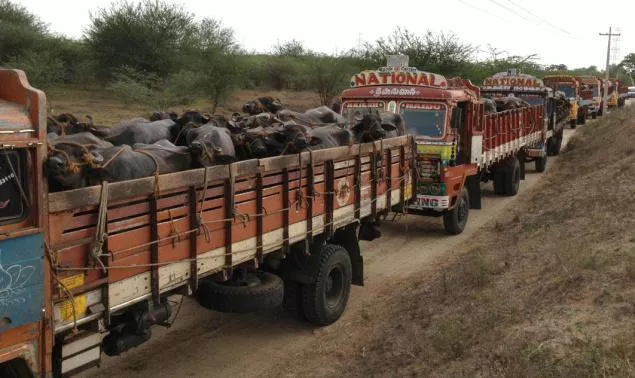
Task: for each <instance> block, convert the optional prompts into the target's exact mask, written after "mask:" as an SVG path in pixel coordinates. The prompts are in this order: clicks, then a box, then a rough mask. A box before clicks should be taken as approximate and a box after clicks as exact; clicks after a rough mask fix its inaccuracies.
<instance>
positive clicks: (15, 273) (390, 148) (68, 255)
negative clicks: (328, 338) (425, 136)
mask: <svg viewBox="0 0 635 378" xmlns="http://www.w3.org/2000/svg"><path fill="white" fill-rule="evenodd" d="M46 119H47V113H46V96H45V94H44V93H43V92H42V91H40V90H37V89H35V88H33V87H31V86H30V85H29V83H28V81H27V78H26V75H25V74H24V72H23V71H20V70H9V69H0V188H1V190H0V376H1V377H13V376H18V377H27V376H41V377H59V376H69V375H73V374H75V373H78V372H81V371H82V370H84V369H87V368H89V367H92V366H95V365H99V363H100V360H101V358H102V355H103V354H106V355H110V356H112V355H119V354H121V353H124V352H125V351H127V350H129V349H131V348H133V347H136V346H138V345H140V344H142V343H144V342H145V341H147V340H148V339H150V337H151V335H152V333H151V330H152V328H153V327H156V326H165V327H168V326H170V324H171V323H172V322H173V320H174V317H175V316H176V314H177V313H178V310H179V308H180V305H179V304H178V303H179V301H178V300H177V299H178V298H183V296H189V295H192V296H194V297H195V298H196V300H197V302H198V303H199V304H201V306H203V307H205V308H208V309H211V310H216V311H224V312H230V313H236V312H253V311H259V310H262V309H267V308H272V307H278V306H280V305H281V304H283V305H284V306H285V308H287V309H288V310H289V311H292V312H293V311H294V312H296V313H298V314H299V316H300V317H302V318H303V319H305V320H307V321H309V322H311V323H313V324H316V325H321V326H323V325H327V324H331V323H333V322H335V321H336V320H337V319H338V318H339V317H340V316H341V315H342V313H343V312H344V310H345V308H346V304H347V302H348V298H349V294H350V291H351V285H352V284H353V285H363V280H364V275H363V257H362V254H361V251H360V248H359V243H358V240H360V239H361V240H372V239H374V238H376V237H378V236H379V232H378V229H377V228H376V222H377V218H379V217H380V216H382V215H383V214H386V213H387V212H389V211H391V210H394V209H399V208H404V207H405V205H406V203H407V202H408V201H409V200H410V198H411V197H412V196H413V193H414V185H415V184H414V182H415V180H414V177H413V174H412V172H413V171H414V153H415V144H414V139H413V138H412V137H410V136H398V137H395V138H389V139H384V140H381V141H376V142H374V143H363V144H355V145H352V146H344V147H334V148H328V149H324V150H319V151H317V150H316V151H307V152H303V153H299V154H294V155H284V156H279V157H272V158H265V159H251V160H246V161H240V162H236V163H232V164H228V165H219V166H212V167H207V168H198V169H191V170H186V171H181V172H176V173H169V174H161V175H156V176H154V177H147V178H141V179H136V180H129V181H122V182H113V183H108V182H107V181H104V182H102V183H101V184H100V185H97V186H91V187H86V188H80V189H75V190H66V191H60V192H54V193H53V192H49V191H48V184H47V180H46V177H45V172H44V169H43V166H44V161H45V159H46V157H47V148H48V144H47V138H46Z"/></svg>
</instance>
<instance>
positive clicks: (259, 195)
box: [256, 173, 264, 264]
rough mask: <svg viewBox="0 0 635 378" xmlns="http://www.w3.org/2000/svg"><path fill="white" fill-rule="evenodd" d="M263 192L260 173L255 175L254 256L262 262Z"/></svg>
mask: <svg viewBox="0 0 635 378" xmlns="http://www.w3.org/2000/svg"><path fill="white" fill-rule="evenodd" d="M263 200H264V193H263V188H262V173H258V175H257V176H256V258H257V259H258V263H259V264H262V263H263V259H264V253H263V245H262V243H263V241H262V234H263V233H264V231H263V230H264V224H263V223H264V207H263Z"/></svg>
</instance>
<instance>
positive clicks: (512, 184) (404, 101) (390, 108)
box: [341, 56, 547, 235]
mask: <svg viewBox="0 0 635 378" xmlns="http://www.w3.org/2000/svg"><path fill="white" fill-rule="evenodd" d="M388 60H389V62H388V65H387V66H386V67H380V68H378V69H373V70H365V71H362V72H359V73H357V74H355V75H353V76H352V77H351V80H350V81H351V82H350V86H351V88H348V89H346V90H344V91H343V92H342V96H341V97H342V108H341V114H342V116H344V117H353V116H354V115H355V114H357V113H358V112H362V113H365V114H368V113H372V112H376V113H380V114H381V112H387V113H395V114H399V115H401V117H402V118H403V120H404V123H405V126H404V127H405V130H406V132H407V134H408V135H413V136H414V140H415V143H416V165H415V172H416V173H415V176H416V180H415V182H416V192H415V195H414V196H413V198H412V200H411V201H409V202H408V204H407V209H406V210H407V211H408V213H412V214H419V215H423V216H435V217H442V218H443V224H444V228H445V231H446V232H447V233H449V234H452V235H456V234H460V233H461V232H463V230H464V229H465V227H466V225H467V221H468V217H469V210H470V208H472V209H480V208H481V203H482V201H481V198H482V193H481V185H480V184H481V182H487V181H489V180H491V181H493V183H494V191H495V193H496V194H500V195H506V196H513V195H516V193H518V190H519V188H520V181H521V179H523V178H524V175H525V168H524V166H525V164H524V162H525V159H526V157H527V156H528V155H529V154H530V153H531V151H540V152H539V153H540V154H542V153H543V150H542V148H541V143H542V141H543V140H544V139H545V135H546V134H547V127H546V123H545V122H544V119H543V118H544V114H545V110H544V105H541V104H539V105H533V106H530V107H526V108H520V109H512V110H507V111H503V112H494V113H489V114H487V113H486V112H485V100H484V99H483V98H482V97H481V91H480V89H479V88H478V87H477V86H475V85H473V84H472V83H471V82H470V81H469V80H465V79H462V78H452V79H446V78H445V77H444V76H442V75H440V74H436V73H430V72H425V71H420V70H418V69H417V68H415V67H409V66H408V60H409V59H408V57H407V56H389V59H388Z"/></svg>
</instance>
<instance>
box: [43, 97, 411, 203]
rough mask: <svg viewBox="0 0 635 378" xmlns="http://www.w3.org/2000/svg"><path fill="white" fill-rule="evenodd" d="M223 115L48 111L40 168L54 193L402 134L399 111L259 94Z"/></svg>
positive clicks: (402, 125)
mask: <svg viewBox="0 0 635 378" xmlns="http://www.w3.org/2000/svg"><path fill="white" fill-rule="evenodd" d="M242 110H243V112H244V113H246V114H245V115H241V114H239V113H234V114H233V115H232V117H231V118H227V117H224V116H221V115H209V114H206V113H202V112H199V111H186V112H184V113H183V114H181V115H178V114H176V113H174V112H170V113H168V112H155V113H153V114H152V116H151V117H150V118H134V119H130V120H126V121H122V122H121V123H120V124H119V125H118V126H116V127H108V126H98V125H95V124H94V122H93V119H92V118H91V117H90V116H86V118H87V120H86V121H85V122H84V121H80V120H79V119H78V118H76V117H75V116H73V115H72V114H68V113H64V114H60V115H58V116H51V117H49V118H48V122H47V132H48V135H47V139H48V158H47V161H46V166H45V171H46V173H47V177H48V181H49V189H50V191H62V190H70V189H77V188H81V187H86V186H91V185H98V184H99V183H101V182H102V181H108V182H117V181H124V180H131V179H138V178H143V177H150V176H154V175H157V174H164V173H171V172H178V171H183V170H187V169H192V168H201V167H209V166H213V165H219V164H229V163H232V162H235V161H239V160H246V159H257V158H265V157H271V156H279V155H284V154H296V153H299V152H302V151H306V150H318V149H324V148H330V147H338V146H350V145H353V144H355V143H366V142H371V141H375V140H379V139H384V138H391V137H395V136H399V135H404V134H405V132H404V131H405V128H404V122H403V119H402V117H401V116H399V115H398V114H393V113H368V114H362V113H357V114H355V115H353V116H352V117H351V119H350V122H349V120H347V119H345V118H344V117H342V116H341V115H340V114H338V113H337V112H335V111H334V110H333V109H332V108H329V107H327V106H321V107H318V108H314V109H310V110H308V111H306V112H304V113H299V112H294V111H292V110H289V109H285V108H284V107H283V106H282V104H281V103H280V101H279V100H275V99H273V98H271V97H261V98H258V99H257V100H254V101H250V102H248V103H246V104H245V105H244V106H243V108H242Z"/></svg>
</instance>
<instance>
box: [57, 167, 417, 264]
mask: <svg viewBox="0 0 635 378" xmlns="http://www.w3.org/2000/svg"><path fill="white" fill-rule="evenodd" d="M405 177H406V176H405V175H404V176H402V177H401V178H400V181H403V180H405ZM377 200H378V198H373V199H371V200H370V203H371V204H372V203H373V202H376V201H377ZM296 202H297V201H296ZM293 206H294V205H293V204H291V206H289V207H288V208H285V209H281V210H279V211H278V212H282V211H287V210H291V208H292V207H293ZM271 214H273V213H271ZM258 216H260V214H259V215H258ZM230 220H235V219H233V218H230V219H219V220H216V221H210V222H206V223H220V222H227V221H230ZM335 224H336V221H335V219H334V220H333V221H331V222H327V223H324V227H326V226H330V225H335ZM198 231H199V229H191V230H188V231H184V232H182V233H181V235H189V234H192V233H196V232H198ZM307 235H308V232H305V233H304V236H307ZM299 236H300V235H296V236H295V237H294V238H297V237H299ZM168 240H170V241H171V240H173V236H168V237H166V238H160V239H158V240H155V241H152V242H148V243H144V244H141V245H137V246H134V247H130V248H126V249H122V250H119V251H117V253H125V252H128V251H132V250H136V249H141V248H145V247H149V246H151V245H153V244H158V243H161V242H164V241H168ZM206 240H207V242H208V243H209V240H208V239H207V238H206ZM290 240H291V237H289V238H283V239H282V240H280V241H276V242H272V243H269V244H261V245H260V246H259V247H262V248H263V249H265V248H269V247H274V246H277V245H280V243H281V242H285V241H290ZM74 247H75V246H68V247H65V248H62V249H59V250H57V252H61V251H64V250H67V249H71V248H74ZM253 250H254V249H253V248H246V249H243V250H233V251H232V253H226V254H220V255H214V256H209V257H198V258H189V259H181V260H179V262H184V261H189V262H191V261H197V260H205V259H214V258H218V257H222V256H232V255H236V254H240V253H246V252H251V251H253ZM139 253H142V252H139ZM132 256H134V255H132ZM172 262H173V261H170V262H160V263H149V264H132V265H118V266H108V267H105V268H106V269H129V268H141V267H154V266H163V265H167V264H171V263H172ZM56 269H59V270H62V271H91V270H96V269H100V268H96V267H57V268H56Z"/></svg>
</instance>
